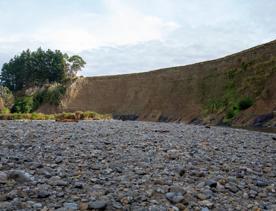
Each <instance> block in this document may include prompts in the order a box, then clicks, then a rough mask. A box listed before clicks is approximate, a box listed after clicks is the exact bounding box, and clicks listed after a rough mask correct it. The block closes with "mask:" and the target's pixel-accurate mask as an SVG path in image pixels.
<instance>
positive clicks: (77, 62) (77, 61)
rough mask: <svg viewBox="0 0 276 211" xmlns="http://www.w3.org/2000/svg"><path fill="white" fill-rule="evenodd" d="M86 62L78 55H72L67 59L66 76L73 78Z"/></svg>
mask: <svg viewBox="0 0 276 211" xmlns="http://www.w3.org/2000/svg"><path fill="white" fill-rule="evenodd" d="M85 64H86V62H85V61H84V60H83V59H82V58H81V57H80V56H78V55H73V56H71V57H69V58H68V74H69V77H74V76H76V75H77V73H78V72H79V71H80V70H81V68H83V67H84V65H85Z"/></svg>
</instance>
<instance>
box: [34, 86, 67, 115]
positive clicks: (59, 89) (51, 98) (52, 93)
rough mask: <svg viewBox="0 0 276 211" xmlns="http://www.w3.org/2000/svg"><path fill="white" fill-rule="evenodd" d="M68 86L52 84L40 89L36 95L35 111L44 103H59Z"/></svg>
mask: <svg viewBox="0 0 276 211" xmlns="http://www.w3.org/2000/svg"><path fill="white" fill-rule="evenodd" d="M65 91H66V88H65V87H64V86H62V85H59V84H57V85H52V86H51V87H49V88H47V89H44V90H42V91H39V92H38V93H36V94H35V95H34V104H33V111H35V110H36V109H37V108H38V107H39V106H40V105H41V104H42V103H49V104H51V105H56V106H57V105H59V103H60V101H61V98H62V97H63V95H64V94H65Z"/></svg>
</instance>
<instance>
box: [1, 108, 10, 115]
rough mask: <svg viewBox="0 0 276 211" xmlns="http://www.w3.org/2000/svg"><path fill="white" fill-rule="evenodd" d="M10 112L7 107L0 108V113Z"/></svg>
mask: <svg viewBox="0 0 276 211" xmlns="http://www.w3.org/2000/svg"><path fill="white" fill-rule="evenodd" d="M9 113H10V109H8V108H7V107H4V108H3V109H2V110H1V114H9Z"/></svg>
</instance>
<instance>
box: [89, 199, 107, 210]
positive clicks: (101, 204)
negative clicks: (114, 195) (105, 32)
mask: <svg viewBox="0 0 276 211" xmlns="http://www.w3.org/2000/svg"><path fill="white" fill-rule="evenodd" d="M106 206H107V202H106V201H101V200H97V201H92V202H89V203H88V208H89V209H105V208H106Z"/></svg>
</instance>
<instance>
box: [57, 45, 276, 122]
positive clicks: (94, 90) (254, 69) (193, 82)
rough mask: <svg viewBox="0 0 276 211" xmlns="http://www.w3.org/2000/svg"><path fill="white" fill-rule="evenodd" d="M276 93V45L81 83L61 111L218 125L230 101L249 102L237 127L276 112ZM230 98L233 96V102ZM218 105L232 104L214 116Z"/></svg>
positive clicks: (75, 85)
mask: <svg viewBox="0 0 276 211" xmlns="http://www.w3.org/2000/svg"><path fill="white" fill-rule="evenodd" d="M229 87H230V88H229ZM275 90H276V41H273V42H270V43H267V44H265V45H261V46H257V47H255V48H252V49H249V50H246V51H243V52H240V53H237V54H234V55H231V56H227V57H224V58H222V59H218V60H213V61H208V62H202V63H197V64H193V65H188V66H183V67H174V68H167V69H162V70H157V71H152V72H147V73H139V74H129V75H118V76H104V77H88V78H79V79H78V80H76V81H75V82H74V83H73V84H72V85H71V87H69V89H68V90H67V93H66V96H65V97H64V99H63V100H62V102H61V105H60V107H59V108H58V110H59V111H78V110H82V111H85V110H92V111H96V112H99V113H112V114H114V115H135V116H137V117H138V119H139V120H150V121H185V122H191V121H193V120H195V119H199V120H206V119H208V121H210V123H214V124H216V123H219V122H220V121H221V119H222V118H223V117H224V116H225V114H226V112H227V106H229V105H228V104H229V103H230V102H231V100H232V99H231V98H236V97H242V96H250V97H251V98H252V99H253V102H254V104H253V106H251V108H249V109H247V110H245V111H242V112H240V114H239V115H238V116H237V117H235V118H234V119H233V122H236V123H237V124H246V123H248V122H249V121H252V119H253V118H255V117H256V116H257V115H261V114H264V113H269V112H272V111H273V110H276V94H275ZM231 93H232V95H233V96H230V97H229V96H228V95H231ZM233 93H234V94H233ZM233 100H235V99H233ZM213 101H214V102H216V101H218V102H222V103H223V101H227V102H225V103H226V104H225V106H224V107H223V106H222V107H221V108H220V109H216V110H211V111H210V108H209V107H210V104H211V103H212V102H213ZM214 104H215V103H214ZM211 106H212V105H211ZM210 117H212V118H210Z"/></svg>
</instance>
